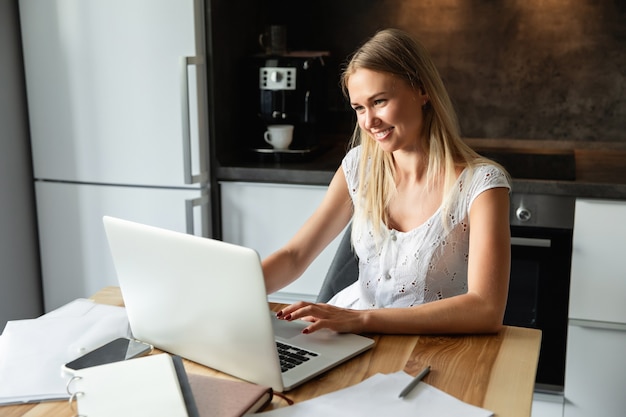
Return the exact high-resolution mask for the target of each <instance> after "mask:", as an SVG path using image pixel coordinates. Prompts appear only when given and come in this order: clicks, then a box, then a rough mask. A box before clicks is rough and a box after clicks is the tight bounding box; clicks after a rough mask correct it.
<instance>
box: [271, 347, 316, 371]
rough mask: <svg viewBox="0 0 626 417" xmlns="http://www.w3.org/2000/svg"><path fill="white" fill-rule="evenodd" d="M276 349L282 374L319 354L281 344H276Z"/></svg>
mask: <svg viewBox="0 0 626 417" xmlns="http://www.w3.org/2000/svg"><path fill="white" fill-rule="evenodd" d="M276 348H277V349H278V357H279V358H280V369H281V372H287V371H288V370H290V369H293V368H295V367H296V366H298V365H302V364H303V363H304V362H306V361H308V360H309V359H311V358H314V357H316V356H317V353H314V352H309V351H308V350H304V349H300V348H297V347H295V346H291V345H287V344H285V343H281V342H276Z"/></svg>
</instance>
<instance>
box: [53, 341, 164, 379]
mask: <svg viewBox="0 0 626 417" xmlns="http://www.w3.org/2000/svg"><path fill="white" fill-rule="evenodd" d="M153 349H154V347H153V346H152V345H150V344H148V343H144V342H140V341H139V340H133V339H127V338H125V337H120V338H119V339H115V340H113V341H111V342H109V343H106V344H105V345H102V346H100V347H99V348H97V349H94V350H92V351H91V352H88V353H85V354H84V355H83V356H81V357H79V358H77V359H74V360H73V361H71V362H68V363H66V364H65V366H64V369H65V370H66V371H67V372H70V373H72V371H76V370H78V369H83V368H89V367H91V366H96V365H103V364H105V363H111V362H119V361H124V360H127V359H132V358H137V357H139V356H144V355H147V354H149V353H150V352H152V350H153Z"/></svg>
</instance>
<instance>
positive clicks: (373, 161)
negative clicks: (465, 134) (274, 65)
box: [263, 29, 510, 334]
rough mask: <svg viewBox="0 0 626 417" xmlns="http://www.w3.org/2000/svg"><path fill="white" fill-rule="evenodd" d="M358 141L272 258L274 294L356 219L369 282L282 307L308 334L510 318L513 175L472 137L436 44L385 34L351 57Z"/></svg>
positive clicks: (488, 326)
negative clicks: (464, 130)
mask: <svg viewBox="0 0 626 417" xmlns="http://www.w3.org/2000/svg"><path fill="white" fill-rule="evenodd" d="M341 84H342V89H343V91H344V94H345V95H346V96H347V97H348V99H349V101H350V105H351V106H352V108H353V109H354V111H355V113H356V117H357V124H356V127H355V131H354V134H353V138H352V145H353V146H352V149H351V150H350V151H349V152H348V153H347V155H346V156H345V158H344V160H343V161H342V166H341V167H340V168H339V169H338V170H337V172H336V173H335V175H334V177H333V179H332V181H331V183H330V185H329V188H328V192H327V194H326V196H325V198H324V199H323V201H322V203H321V204H320V206H319V207H318V208H317V209H316V211H315V212H314V214H313V215H312V216H311V217H310V218H309V219H308V220H307V222H306V223H305V224H304V225H303V227H302V228H301V229H300V230H299V231H298V232H297V233H296V235H295V236H294V237H293V238H292V239H291V240H290V241H289V242H288V243H287V244H286V245H285V246H284V247H283V248H281V249H280V250H278V251H277V252H275V253H273V254H272V255H270V256H269V257H267V258H266V259H265V260H264V261H263V270H264V273H265V280H266V286H267V290H268V293H272V292H274V291H277V290H279V289H280V288H282V287H284V286H286V285H287V284H289V283H291V282H292V281H294V280H295V279H297V277H299V276H300V275H301V274H302V272H303V271H304V270H305V269H306V268H307V266H308V265H309V264H310V263H311V262H312V261H313V260H314V259H315V257H316V256H317V255H318V254H319V253H320V252H321V251H322V250H323V249H324V248H325V247H326V245H328V244H329V243H330V242H331V241H332V240H333V239H334V238H335V237H336V236H337V235H338V234H339V233H340V232H341V231H342V230H343V228H344V227H345V226H346V225H347V224H348V222H350V221H351V220H352V244H353V247H354V250H355V252H356V254H357V255H358V257H359V279H358V281H357V282H356V283H354V284H353V285H351V286H349V287H348V288H346V289H344V290H343V291H341V292H340V293H338V294H337V295H336V296H335V297H333V298H332V299H331V300H330V301H329V303H328V304H323V303H307V302H298V303H295V304H292V305H290V306H288V307H286V308H284V309H282V310H281V311H280V312H278V314H277V315H278V317H279V318H281V319H284V320H295V319H305V320H307V321H310V322H311V324H310V325H309V326H308V327H307V328H305V329H304V333H309V332H314V331H316V330H318V329H321V328H329V329H331V330H334V331H337V332H352V333H364V332H368V333H369V332H372V333H405V334H419V333H431V334H432V333H483V332H495V331H498V330H499V329H500V327H501V326H502V320H503V316H504V310H505V306H506V299H507V293H508V279H509V269H510V232H509V191H510V186H509V179H508V177H507V174H506V173H505V171H504V170H503V169H502V168H501V167H500V166H498V165H497V164H495V163H493V162H491V161H489V160H487V159H484V158H482V157H480V156H479V155H478V154H476V153H475V152H474V151H473V150H472V149H471V148H469V147H468V146H467V145H466V144H465V143H464V142H463V141H462V140H461V138H460V133H459V128H458V123H457V120H456V115H455V113H454V109H453V107H452V104H451V101H450V98H449V97H448V93H447V91H446V90H445V87H444V85H443V82H442V81H441V78H440V76H439V74H438V72H437V70H436V68H435V67H434V65H433V63H432V61H431V59H430V57H429V56H428V53H427V52H426V50H425V49H424V48H423V47H422V46H421V45H420V44H419V43H417V42H416V41H414V40H413V39H412V38H411V37H410V36H408V35H407V34H406V33H404V32H402V31H400V30H395V29H389V30H383V31H381V32H378V33H377V34H376V35H375V36H374V37H372V38H371V39H370V40H369V41H367V42H366V43H365V44H364V45H363V46H362V47H361V48H359V49H358V50H357V51H356V52H355V53H354V55H353V56H352V58H351V59H350V61H349V63H348V64H347V66H346V68H345V70H344V72H343V75H342V79H341Z"/></svg>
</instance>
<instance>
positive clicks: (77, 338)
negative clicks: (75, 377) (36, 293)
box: [0, 299, 131, 404]
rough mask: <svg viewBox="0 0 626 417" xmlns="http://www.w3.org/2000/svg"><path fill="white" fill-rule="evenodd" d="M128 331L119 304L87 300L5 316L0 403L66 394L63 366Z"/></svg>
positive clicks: (1, 338)
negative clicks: (21, 316) (27, 316)
mask: <svg viewBox="0 0 626 417" xmlns="http://www.w3.org/2000/svg"><path fill="white" fill-rule="evenodd" d="M130 336H131V334H130V327H129V324H128V317H127V315H126V310H125V309H124V308H123V307H115V306H108V305H103V304H96V303H94V302H92V301H90V300H87V299H78V300H75V301H73V302H71V303H69V304H66V305H65V306H63V307H60V308H59V309H57V310H54V311H51V312H50V313H48V314H45V315H43V316H41V317H39V318H37V319H32V320H15V321H9V322H8V323H7V325H6V327H5V328H4V331H3V333H2V336H0V404H12V403H22V402H31V401H41V400H52V399H64V398H69V395H68V394H67V391H66V389H65V385H66V383H67V381H68V379H69V378H68V376H67V375H64V374H63V372H62V367H63V365H64V364H65V363H67V362H69V361H70V360H73V359H76V358H77V357H79V356H81V355H83V354H85V353H87V352H89V351H91V350H93V349H95V348H96V347H98V346H100V345H102V344H104V343H106V342H109V341H111V340H113V339H116V338H118V337H130Z"/></svg>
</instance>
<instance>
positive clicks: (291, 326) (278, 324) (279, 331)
mask: <svg viewBox="0 0 626 417" xmlns="http://www.w3.org/2000/svg"><path fill="white" fill-rule="evenodd" d="M272 323H273V324H274V334H275V335H276V336H278V337H280V338H282V339H291V338H292V337H296V336H298V335H300V334H302V329H304V328H305V327H306V326H308V325H309V324H310V323H309V322H306V321H303V320H294V321H286V320H279V319H277V318H276V317H273V319H272Z"/></svg>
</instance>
